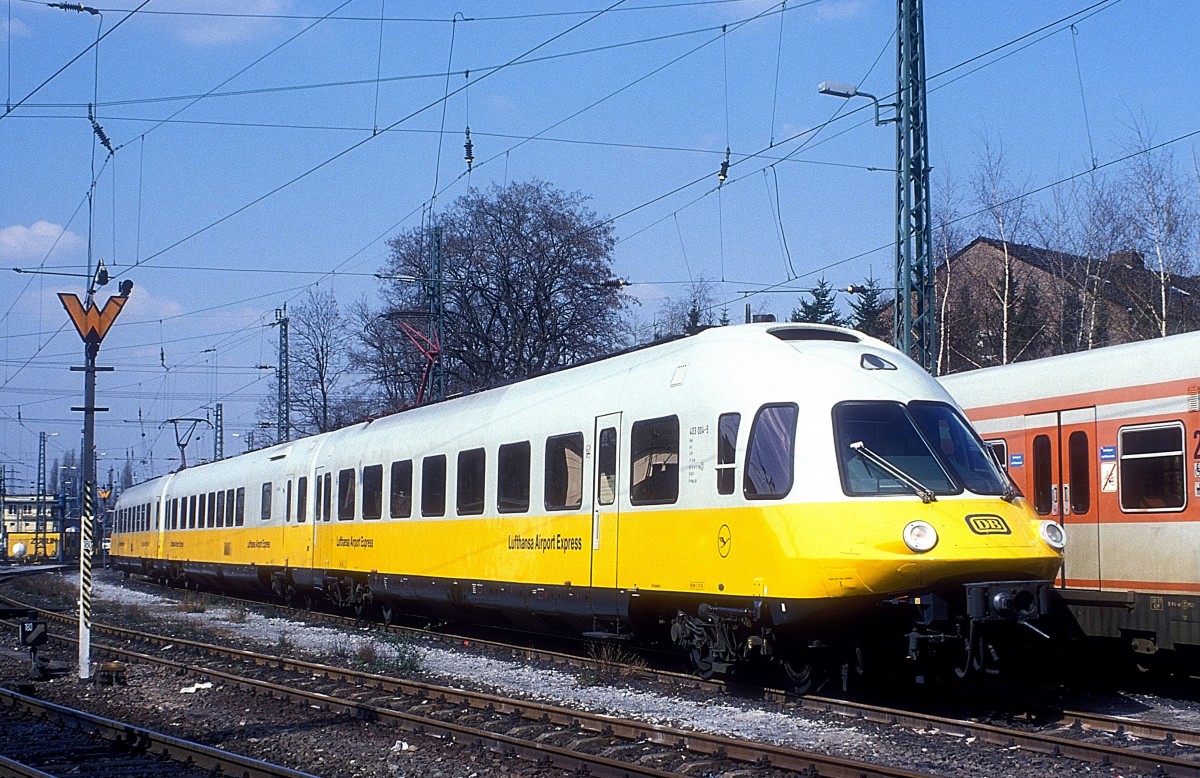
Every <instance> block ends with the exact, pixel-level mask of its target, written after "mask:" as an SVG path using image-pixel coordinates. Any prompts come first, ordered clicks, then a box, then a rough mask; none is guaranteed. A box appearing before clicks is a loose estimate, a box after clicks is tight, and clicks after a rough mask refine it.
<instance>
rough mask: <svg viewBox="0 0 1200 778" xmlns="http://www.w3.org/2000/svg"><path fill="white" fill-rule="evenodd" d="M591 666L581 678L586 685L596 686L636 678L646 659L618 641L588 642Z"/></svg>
mask: <svg viewBox="0 0 1200 778" xmlns="http://www.w3.org/2000/svg"><path fill="white" fill-rule="evenodd" d="M588 658H589V659H590V660H591V666H590V667H589V668H588V669H587V671H585V672H584V673H583V676H582V678H581V680H582V682H583V684H584V685H586V686H598V685H601V684H611V683H615V682H623V681H628V680H630V679H631V678H636V677H637V676H639V675H640V674H642V673H643V672H645V670H646V660H645V659H643V658H642V657H641V656H639V655H638V654H635V653H633V652H632V651H628V650H626V649H625V648H624V647H622V646H621V645H620V644H618V643H612V642H607V641H606V642H603V643H588Z"/></svg>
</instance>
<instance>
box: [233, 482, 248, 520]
mask: <svg viewBox="0 0 1200 778" xmlns="http://www.w3.org/2000/svg"><path fill="white" fill-rule="evenodd" d="M234 499H235V500H236V503H235V506H236V507H235V508H234V512H233V522H234V524H236V525H237V526H239V527H241V526H245V524H246V487H244V486H239V487H238V490H237V495H236V497H235V498H234Z"/></svg>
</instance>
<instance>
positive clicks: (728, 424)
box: [717, 413, 742, 494]
mask: <svg viewBox="0 0 1200 778" xmlns="http://www.w3.org/2000/svg"><path fill="white" fill-rule="evenodd" d="M741 423H742V414H740V413H722V414H721V415H720V416H718V417H717V494H733V488H734V484H733V482H734V475H735V474H736V473H737V436H738V427H740V426H741Z"/></svg>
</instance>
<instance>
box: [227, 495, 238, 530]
mask: <svg viewBox="0 0 1200 778" xmlns="http://www.w3.org/2000/svg"><path fill="white" fill-rule="evenodd" d="M236 494H237V493H236V492H235V491H234V490H233V489H226V490H225V526H226V527H232V526H233V519H234V512H235V511H234V505H233V503H234V499H233V498H234V496H235V495H236Z"/></svg>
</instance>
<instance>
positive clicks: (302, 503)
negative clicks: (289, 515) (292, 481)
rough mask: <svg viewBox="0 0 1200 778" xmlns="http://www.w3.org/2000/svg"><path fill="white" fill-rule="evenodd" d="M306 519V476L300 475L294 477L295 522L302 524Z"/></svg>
mask: <svg viewBox="0 0 1200 778" xmlns="http://www.w3.org/2000/svg"><path fill="white" fill-rule="evenodd" d="M306 521H308V476H306V475H302V476H300V477H299V478H298V479H296V522H297V523H298V524H303V523H304V522H306Z"/></svg>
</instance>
